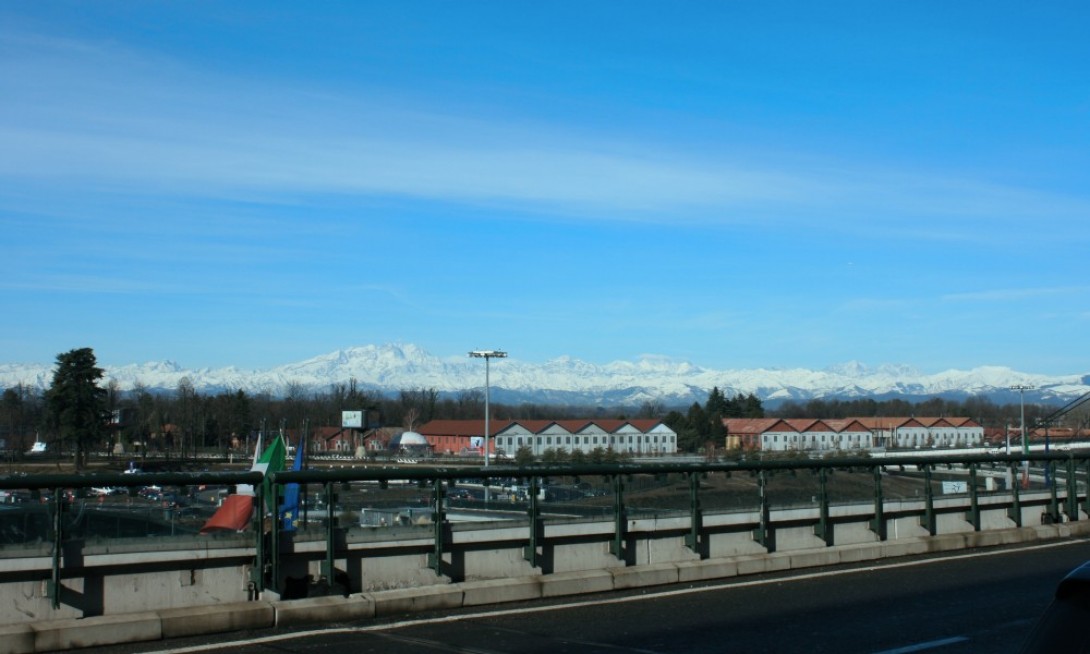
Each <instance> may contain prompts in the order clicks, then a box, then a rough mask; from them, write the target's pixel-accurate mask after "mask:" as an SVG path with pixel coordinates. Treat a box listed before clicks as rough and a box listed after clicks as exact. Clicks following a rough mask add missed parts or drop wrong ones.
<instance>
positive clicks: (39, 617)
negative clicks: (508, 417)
mask: <svg viewBox="0 0 1090 654" xmlns="http://www.w3.org/2000/svg"><path fill="white" fill-rule="evenodd" d="M1004 500H1006V501H1004ZM1048 500H1049V496H1048V495H1047V494H1044V493H1038V494H1032V495H1031V494H1028V493H1027V494H1023V496H1022V498H1021V501H1022V517H1023V528H1022V529H1016V528H1015V523H1014V521H1012V520H1011V519H1010V518H1009V517H1008V515H1007V510H1008V507H1009V506H1010V501H1009V498H1002V497H998V496H988V497H987V498H985V501H982V503H981V508H980V523H981V531H979V532H977V531H976V530H975V529H974V527H973V524H972V523H971V522H970V515H971V514H970V508H971V507H970V506H969V498H967V497H961V498H943V499H941V500H937V501H936V503H935V506H936V511H937V515H936V525H937V536H934V537H932V536H930V534H929V533H928V531H927V529H926V528H925V526H924V525H923V524H922V520H921V517H920V515H919V514H922V512H923V503H922V501H910V502H899V503H890V504H889V505H888V507H889V508H888V509H887V511H888V514H887V516H886V520H885V527H886V538H887V540H886V541H885V542H882V540H881V538H880V536H879V534H878V533H877V532H876V531H874V530H873V529H872V528H871V525H870V524H869V522H870V520H871V518H872V517H873V515H872V511H873V506H872V505H869V504H863V505H850V506H834V507H831V509H830V519H831V524H832V527H831V528H832V530H833V542H834V547H827V546H826V545H825V541H824V540H822V539H821V538H820V537H818V536H817V535H815V530H814V526H815V524H816V522H817V520H818V518H819V512H818V510H817V509H816V508H813V507H804V508H796V509H782V510H773V511H771V512H770V514H769V526H770V530H769V531H770V533H771V534H773V535H774V538H773V540H774V547H773V549H774V551H771V552H770V551H769V548H767V547H765V546H763V545H761V544H760V543H759V542H757V541H756V540H755V536H754V530H755V529H756V528H757V527H758V526H759V519H760V516H759V515H758V513H757V512H742V513H721V514H708V515H705V516H704V520H703V526H704V529H703V530H702V532H701V540H702V542H701V544H700V546H699V547H698V548H697V551H694V550H693V549H691V548H690V547H688V546H687V543H686V536H687V535H688V532H689V519H688V516H687V515H684V514H682V515H672V516H666V517H653V518H646V519H631V520H628V521H627V522H626V524H625V537H624V539H623V551H622V552H621V556H620V557H618V556H616V555H615V554H614V553H613V551H612V550H611V546H612V541H613V530H614V524H613V522H612V521H609V520H584V521H571V522H549V521H547V522H546V524H545V526H544V529H543V531H542V534H541V537H540V541H539V543H540V545H539V551H538V566H537V567H533V566H532V565H531V564H530V562H529V561H527V559H526V556H525V554H526V552H525V548H526V544H527V539H528V529H529V527H528V524H525V521H523V524H521V525H515V526H505V527H503V528H496V527H495V526H472V525H465V524H460V525H458V526H457V528H455V529H453V530H452V532H451V534H450V539H449V542H448V543H446V544H445V545H444V553H443V565H442V567H441V572H442V574H436V572H435V571H434V570H433V569H432V568H430V567H429V560H428V555H429V553H430V552H431V550H432V548H433V547H434V542H433V540H432V539H431V533H432V532H431V527H430V526H423V527H420V528H419V529H418V530H416V531H413V530H409V531H407V532H400V533H397V534H396V539H392V540H387V539H384V538H388V537H389V535H390V532H383V531H382V529H381V528H376V529H368V530H359V529H353V530H349V531H348V532H347V534H346V535H345V543H344V544H343V545H342V547H341V549H340V550H339V551H338V552H337V557H336V559H335V562H334V563H335V566H336V567H337V569H338V570H339V571H340V573H341V574H340V575H338V581H339V582H344V584H345V586H346V588H344V591H345V592H347V593H349V594H353V593H354V594H360V593H364V594H368V593H383V592H391V591H403V593H404V594H405V596H406V597H409V596H412V597H415V594H416V593H419V592H420V589H422V588H436V589H437V590H438V589H442V592H441V593H440V595H439V596H438V598H431V597H430V596H429V599H428V600H418V599H413V600H412V601H411V602H410V601H408V600H399V599H397V596H396V595H393V596H389V597H387V598H386V599H384V600H383V601H382V602H380V603H379V604H378V605H377V606H378V607H379V608H378V609H377V610H378V611H387V610H389V611H393V610H399V609H397V608H396V607H403V606H405V604H406V602H408V604H409V605H411V607H419V606H421V602H425V601H428V602H436V603H438V604H439V605H442V606H446V605H447V604H448V603H451V602H454V601H455V600H454V598H453V595H451V594H452V593H454V594H457V593H459V592H460V593H462V594H463V595H462V596H460V599H458V600H457V603H459V605H461V603H463V602H467V601H468V602H470V603H471V604H477V603H482V602H484V601H486V598H487V591H476V590H475V591H474V592H473V594H472V595H469V596H468V597H469V599H466V597H467V596H466V595H465V593H467V592H468V591H466V590H465V587H463V586H459V583H478V582H486V583H490V584H492V586H485V588H488V587H491V588H494V589H495V592H496V595H497V596H511V597H523V596H524V595H526V594H527V593H530V594H533V593H538V592H540V596H551V595H562V594H568V593H569V591H570V590H571V589H572V588H575V589H579V588H583V587H587V588H595V589H601V588H602V587H603V585H604V584H605V580H607V579H608V580H609V588H610V589H612V588H616V587H629V586H631V585H646V584H652V583H671V580H678V579H681V580H686V579H688V580H694V579H699V578H705V577H706V578H716V577H721V576H730V575H731V574H749V573H754V572H761V571H765V570H768V569H778V568H777V567H776V566H790V565H792V564H793V563H792V560H791V557H792V556H794V555H796V554H798V555H799V556H800V557H802V558H800V559H799V561H803V560H805V561H809V562H810V563H808V565H826V564H830V563H837V562H840V561H843V560H852V558H851V557H853V556H854V557H863V558H877V557H879V556H882V555H885V554H888V553H890V552H896V553H913V552H916V551H942V550H943V549H944V548H946V547H948V546H949V547H957V548H961V547H969V546H983V545H992V544H999V543H1002V542H1006V541H1004V539H1015V540H1016V541H1017V542H1021V541H1023V540H1025V539H1027V538H1030V537H1036V536H1037V534H1038V532H1036V531H1033V530H1034V529H1035V528H1040V529H1046V530H1055V529H1060V528H1067V529H1072V528H1075V529H1078V530H1081V529H1082V527H1083V525H1084V524H1086V523H1085V521H1086V516H1085V514H1082V513H1081V512H1080V515H1079V516H1078V518H1079V521H1078V522H1068V523H1065V524H1063V525H1049V526H1046V527H1043V526H1041V525H1042V522H1043V519H1042V516H1043V515H1044V513H1045V512H1046V509H1047V504H1048ZM1047 533H1049V534H1051V533H1053V532H1052V531H1047ZM1057 533H1058V532H1057ZM1080 533H1081V532H1080ZM149 542H150V541H149ZM155 542H156V544H155V548H156V549H155V550H154V551H135V550H136V549H137V547H136V545H134V544H131V543H129V544H127V545H126V546H121V545H120V544H117V543H113V544H111V543H109V542H107V543H100V544H95V545H88V544H85V545H84V547H83V549H82V551H80V552H76V553H74V552H68V553H66V559H65V566H64V568H63V591H62V595H61V607H60V608H59V609H54V608H53V607H52V602H51V598H50V597H49V593H48V590H49V584H48V583H47V582H48V579H49V577H50V567H49V564H50V559H49V558H48V557H43V556H40V553H36V554H39V555H36V556H32V557H24V558H19V557H17V556H14V555H12V553H11V552H5V551H3V550H0V556H6V558H0V625H6V626H8V627H9V628H10V629H13V630H14V631H12V632H11V634H13V635H12V639H11V642H22V641H21V640H20V639H21V638H23V639H25V638H29V636H26V633H27V632H26V631H25V630H20V626H26V625H34V624H39V623H43V621H49V622H53V621H58V620H86V619H90V618H95V619H99V618H107V617H109V616H112V615H129V614H137V613H140V612H147V611H156V612H170V611H182V612H183V613H182V614H169V615H170V616H171V617H170V618H169V620H168V623H169V625H171V626H168V627H165V630H166V631H165V632H164V633H169V634H178V633H182V632H183V631H184V630H183V629H182V628H181V627H178V626H177V625H178V624H181V621H182V617H179V616H184V615H186V614H185V613H184V612H185V611H197V612H198V613H199V612H200V611H201V610H204V609H207V607H217V606H225V605H227V606H238V605H241V604H253V603H254V602H253V600H255V599H257V597H258V595H257V594H256V593H255V591H254V589H253V588H252V586H251V583H250V579H251V566H252V563H253V560H254V555H255V550H254V548H253V547H252V546H249V545H247V546H240V545H239V543H241V542H246V541H239V540H236V541H232V542H226V543H219V542H217V541H207V540H206V541H196V543H199V544H200V546H199V547H198V546H197V545H196V544H194V545H191V546H187V548H185V549H174V550H171V549H170V548H169V546H168V545H167V544H165V543H159V541H155ZM899 544H901V545H903V544H907V549H896V548H897V546H898V545H899ZM221 545H222V546H221ZM324 546H325V543H324V541H313V542H299V543H296V544H295V546H294V547H293V548H292V549H291V553H290V554H285V555H283V557H282V568H281V574H282V576H283V577H295V578H305V577H306V575H311V576H312V577H314V578H317V577H318V576H319V575H320V574H321V572H320V571H321V563H322V561H323V559H324V557H325V551H324ZM868 548H869V549H868ZM785 557H786V558H785ZM845 557H847V558H845ZM856 560H861V559H856ZM785 561H786V562H785ZM799 564H800V565H801V563H799ZM531 579H534V580H537V581H536V582H534V583H531V582H529V581H525V580H531ZM617 579H621V580H622V581H620V582H617V581H616V580H617ZM512 580H523V581H521V582H520V581H512ZM656 580H658V581H656ZM452 582H455V583H452ZM535 583H536V584H537V586H535ZM618 583H619V584H620V586H618ZM538 586H539V587H540V591H537V590H533V591H532V590H530V588H533V587H538ZM279 588H281V589H283V588H284V584H283V581H282V582H281V584H280V585H279ZM457 588H461V589H462V590H460V591H458V590H452V589H457ZM482 593H484V594H482ZM265 596H266V597H268V596H272V595H271V594H269V593H266V595H265ZM383 597H386V596H383ZM316 605H323V604H322V602H316ZM346 610H350V611H356V610H363V609H362V608H361V607H358V606H355V607H353V608H352V609H346ZM164 615H167V614H164ZM263 615H264V614H263ZM216 616H217V619H219V620H221V621H222V620H223V619H224V618H223V617H222V616H220V615H219V614H216ZM267 617H268V616H265V617H263V618H261V619H262V620H264V619H266V618H267ZM162 619H166V618H162ZM284 619H285V620H288V621H298V620H304V619H305V618H303V617H300V614H298V613H297V614H293V615H292V616H290V617H285V618H284ZM87 624H92V623H87ZM217 628H218V627H217ZM223 628H224V629H225V630H230V629H233V628H236V627H234V626H233V624H231V623H230V622H229V621H228V623H227V624H225V625H223ZM5 633H6V632H5ZM17 634H23V635H22V636H19V635H17ZM35 638H36V639H37V638H38V637H37V636H35ZM42 638H46V637H45V636H42ZM88 638H90V639H91V640H93V638H92V637H90V636H89V637H88ZM3 640H5V641H6V640H8V639H7V638H4V639H3ZM35 642H37V640H36V641H35ZM43 642H44V641H43ZM72 646H75V645H72Z"/></svg>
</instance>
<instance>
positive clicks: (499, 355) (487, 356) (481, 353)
mask: <svg viewBox="0 0 1090 654" xmlns="http://www.w3.org/2000/svg"><path fill="white" fill-rule="evenodd" d="M469 356H471V357H474V358H476V359H484V465H485V467H486V468H487V467H488V439H489V436H490V435H491V433H490V432H491V430H490V427H491V426H492V425H491V419H492V416H491V411H490V410H489V408H488V399H489V398H488V396H489V386H490V383H489V379H488V373H489V370H488V368H489V361H490V360H492V359H505V358H507V353H506V352H502V351H500V350H473V351H472V352H470V353H469Z"/></svg>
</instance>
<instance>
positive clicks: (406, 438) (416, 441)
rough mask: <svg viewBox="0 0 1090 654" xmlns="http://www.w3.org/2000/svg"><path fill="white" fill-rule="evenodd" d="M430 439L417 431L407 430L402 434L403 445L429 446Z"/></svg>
mask: <svg viewBox="0 0 1090 654" xmlns="http://www.w3.org/2000/svg"><path fill="white" fill-rule="evenodd" d="M427 446H428V439H426V438H424V437H423V436H422V435H421V434H418V433H416V432H415V431H407V432H404V433H403V434H401V447H427Z"/></svg>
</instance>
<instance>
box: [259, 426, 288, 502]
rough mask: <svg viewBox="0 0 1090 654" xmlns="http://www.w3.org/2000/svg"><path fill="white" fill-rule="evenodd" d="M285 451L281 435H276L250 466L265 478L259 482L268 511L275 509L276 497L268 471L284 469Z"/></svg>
mask: <svg viewBox="0 0 1090 654" xmlns="http://www.w3.org/2000/svg"><path fill="white" fill-rule="evenodd" d="M287 451H288V450H287V448H286V447H285V446H284V439H283V437H281V436H277V437H276V438H274V439H273V442H271V443H269V446H268V447H266V448H265V451H264V452H262V453H261V457H260V458H259V459H258V460H257V461H256V462H255V463H254V465H253V468H252V469H253V470H257V471H258V472H260V473H261V474H262V475H264V476H265V479H264V480H263V481H262V482H261V487H262V490H263V491H264V493H265V506H267V507H269V511H275V510H276V498H275V497H273V494H272V484H271V483H269V473H272V472H279V471H281V470H283V469H284V458H285V457H286V456H287Z"/></svg>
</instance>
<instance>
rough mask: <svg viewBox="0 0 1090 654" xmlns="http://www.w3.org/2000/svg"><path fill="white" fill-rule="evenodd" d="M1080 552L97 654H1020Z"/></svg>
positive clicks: (827, 571) (906, 563)
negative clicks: (1032, 628)
mask: <svg viewBox="0 0 1090 654" xmlns="http://www.w3.org/2000/svg"><path fill="white" fill-rule="evenodd" d="M1088 559H1090V541H1087V540H1076V541H1064V542H1063V543H1060V544H1055V543H1049V544H1043V545H1036V546H1029V547H1018V548H1009V549H1003V550H988V551H977V552H969V553H959V554H956V555H953V556H945V557H936V558H916V559H898V560H893V561H890V562H887V563H884V564H878V565H875V564H873V563H871V564H868V565H866V566H859V567H854V568H844V567H838V568H824V569H818V570H809V571H804V572H800V573H787V574H777V575H762V576H755V577H745V578H739V579H733V580H730V581H729V582H721V583H714V584H708V585H705V586H700V587H694V586H671V587H667V588H655V589H650V590H644V591H637V592H634V593H631V594H626V595H620V594H610V595H597V596H585V597H577V598H569V600H568V601H567V602H560V603H553V604H546V603H541V602H535V603H527V604H519V605H503V606H497V607H493V608H488V607H485V608H483V609H478V610H462V611H458V612H451V613H444V614H441V615H440V614H429V615H411V616H402V617H400V618H398V619H390V620H387V621H385V622H383V623H381V624H379V623H377V622H375V621H369V622H367V623H361V624H356V625H352V624H339V625H329V626H328V627H325V628H320V629H310V630H307V631H305V632H297V633H287V632H268V633H260V634H245V635H243V634H225V635H221V636H218V637H216V638H209V639H205V641H206V642H204V643H201V642H197V641H194V640H186V641H184V642H183V641H178V642H173V641H172V642H158V643H147V644H144V645H140V646H125V647H117V648H109V649H106V648H101V649H98V650H95V651H97V652H107V651H108V652H172V653H173V654H182V653H183V652H185V653H188V652H220V651H231V652H236V653H239V654H270V653H274V652H275V653H278V654H284V653H296V652H297V653H313V654H340V653H345V654H348V653H351V654H364V653H370V652H374V653H376V654H377V653H382V654H401V653H407V652H437V653H443V652H448V653H459V654H507V653H511V654H515V653H518V654H534V653H538V652H540V653H542V654H546V653H547V654H564V653H590V654H597V653H601V654H624V653H629V652H630V653H641V654H669V653H685V654H694V653H702V652H745V653H756V652H807V653H817V652H864V653H868V654H909V653H910V652H935V653H936V654H963V653H966V652H988V653H989V654H1003V653H1007V652H1010V653H1013V652H1017V651H1018V649H1019V646H1020V644H1021V642H1022V639H1023V637H1024V635H1025V634H1026V633H1027V631H1028V630H1029V628H1030V627H1031V626H1032V624H1033V623H1034V622H1035V621H1036V618H1037V616H1038V615H1039V614H1040V613H1041V612H1042V611H1043V610H1044V608H1045V607H1046V606H1047V604H1048V602H1049V600H1050V599H1051V595H1052V592H1053V590H1054V589H1055V586H1056V583H1057V582H1058V581H1059V580H1060V579H1061V578H1062V577H1063V576H1064V575H1065V574H1066V573H1067V572H1068V571H1069V570H1071V569H1072V568H1074V567H1076V566H1078V565H1079V564H1081V563H1083V562H1084V561H1086V560H1088Z"/></svg>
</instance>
